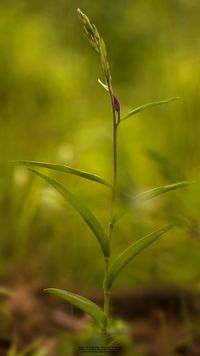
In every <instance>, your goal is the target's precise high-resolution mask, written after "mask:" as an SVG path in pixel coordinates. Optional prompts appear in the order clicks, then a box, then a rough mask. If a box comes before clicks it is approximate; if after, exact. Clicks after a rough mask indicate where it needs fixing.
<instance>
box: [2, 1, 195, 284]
mask: <svg viewBox="0 0 200 356" xmlns="http://www.w3.org/2000/svg"><path fill="white" fill-rule="evenodd" d="M77 7H80V8H81V9H82V10H83V11H85V12H86V13H87V14H88V16H89V17H90V18H91V20H92V22H94V23H95V24H96V26H97V28H98V29H99V31H100V33H101V34H102V36H103V37H104V39H105V42H106V45H107V49H108V53H109V60H110V64H111V70H112V76H113V86H114V88H115V92H116V94H117V96H118V97H119V99H120V101H121V107H122V113H123V114H125V113H126V112H127V111H128V110H131V109H133V108H134V107H135V106H138V105H141V104H143V103H146V102H149V101H153V100H161V99H167V98H169V97H173V96H180V100H178V101H176V102H173V103H170V104H168V105H166V106H162V107H157V108H154V109H150V110H148V111H145V112H143V113H141V114H139V115H138V116H137V117H135V118H131V119H130V120H127V121H125V122H124V124H123V125H121V126H120V129H119V131H120V132H119V183H120V188H121V191H122V192H123V194H122V203H123V205H126V206H127V211H128V213H127V215H126V216H124V218H123V219H121V220H120V221H119V223H118V224H117V226H116V228H115V231H114V237H113V253H114V255H116V254H117V253H119V251H121V250H122V249H123V248H125V247H127V246H128V245H129V244H130V243H131V242H133V241H135V240H136V239H137V238H139V237H141V236H143V235H144V234H145V233H149V232H151V231H152V230H154V229H156V228H159V227H161V226H162V225H164V224H165V223H167V222H168V221H171V220H172V219H174V218H179V219H180V220H181V222H182V224H181V226H179V227H177V228H176V229H174V231H173V232H170V233H169V234H168V235H167V236H166V237H164V238H163V239H161V240H160V241H159V242H158V243H156V244H155V245H154V246H152V247H150V248H149V249H148V250H146V251H144V252H143V253H142V254H141V255H140V256H138V257H137V258H136V259H135V261H134V262H132V263H131V264H130V265H129V266H128V267H127V269H126V270H125V271H124V273H123V274H122V275H121V277H120V278H119V279H118V282H116V284H115V289H116V290H117V289H119V288H121V287H122V286H123V288H125V289H132V288H135V287H136V286H144V285H149V286H151V285H158V284H162V283H174V284H178V285H179V284H181V285H187V284H189V285H196V286H198V284H199V278H200V262H199V261H200V188H199V183H198V182H199V180H198V179H199V161H200V157H199V156H200V140H199V137H200V121H199V113H200V101H199V99H200V94H199V93H200V91H199V89H200V84H199V77H200V76H199V74H200V61H199V59H200V56H199V44H200V36H199V13H200V2H199V0H153V1H146V0H135V1H131V0H124V1H119V0H117V1H116V0H115V1H114V0H110V1H107V0H101V1H89V0H84V1H81V0H79V1H76V0H73V1H69V0H56V1H55V0H54V1H52V0H48V1H46V0H43V1H42V2H41V1H38V0H26V1H25V0H21V1H17V0H10V1H1V4H0V78H1V80H0V122H1V126H0V127H1V130H0V135H1V136H0V154H1V160H0V164H1V175H0V224H1V239H0V276H1V277H7V278H10V276H11V277H12V278H13V276H16V277H18V276H25V277H27V276H32V278H33V279H34V280H35V279H39V280H40V281H42V282H43V283H45V284H47V285H49V283H53V285H54V286H55V285H65V286H69V287H70V288H72V289H82V290H84V289H90V290H94V291H96V290H97V291H99V290H100V289H101V285H102V276H103V267H104V261H103V259H102V257H101V251H100V249H99V246H98V244H97V242H96V240H95V238H94V237H93V236H92V233H91V232H90V231H89V229H88V227H87V226H86V225H85V224H84V222H83V221H82V220H81V218H80V217H79V216H78V215H77V213H76V212H75V211H74V210H73V208H71V207H70V206H68V205H66V204H65V202H64V201H63V200H62V198H61V197H60V196H59V195H58V194H56V193H55V192H54V191H53V190H52V189H51V188H50V187H48V186H46V185H45V184H43V182H41V181H40V179H39V178H37V177H33V175H32V174H30V173H29V172H28V171H27V170H26V169H24V168H22V167H15V166H12V165H9V164H8V161H9V160H15V159H31V160H40V161H47V162H52V163H54V162H59V163H63V164H64V163H65V164H67V165H70V166H73V167H76V168H79V169H83V170H86V171H89V172H93V173H96V174H99V175H102V176H104V177H105V178H108V179H110V178H111V174H112V158H111V156H112V124H111V110H110V106H109V99H108V97H107V96H106V93H105V91H104V90H103V89H102V88H101V87H100V85H99V84H98V82H97V78H98V77H100V78H102V79H103V77H102V73H101V68H100V65H99V62H98V58H97V56H96V55H95V53H94V51H92V50H91V48H90V46H89V44H88V42H87V40H86V39H85V38H84V36H83V31H82V27H81V25H80V23H79V20H78V18H77V16H76V8H77ZM49 174H50V175H51V176H55V177H57V178H59V180H60V181H62V182H64V183H65V185H66V186H67V187H69V188H70V189H71V190H72V191H73V192H75V193H76V194H78V195H80V196H81V197H82V199H85V201H87V204H88V206H89V207H90V208H91V209H93V210H94V212H95V214H96V215H97V216H98V217H99V219H100V220H101V221H102V222H103V223H104V224H105V225H106V223H107V219H108V209H109V197H110V196H109V191H108V189H107V188H105V187H103V186H102V187H101V186H100V185H98V184H96V183H92V182H87V181H82V180H81V178H78V177H74V176H70V175H64V174H55V173H52V172H49ZM179 180H195V181H196V183H195V184H194V185H193V186H192V187H191V188H187V189H183V190H179V191H174V192H170V193H168V194H166V195H163V196H160V197H158V198H155V199H153V200H151V201H149V202H146V203H143V204H140V205H137V206H135V205H134V204H132V197H133V196H134V195H135V194H137V193H139V192H142V191H143V190H147V189H150V188H153V187H156V186H160V185H163V184H170V183H173V182H176V181H179ZM107 208H108V209H107Z"/></svg>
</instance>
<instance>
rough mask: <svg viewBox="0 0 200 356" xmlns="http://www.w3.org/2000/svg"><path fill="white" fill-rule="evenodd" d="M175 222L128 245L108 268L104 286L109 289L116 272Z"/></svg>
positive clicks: (116, 274)
mask: <svg viewBox="0 0 200 356" xmlns="http://www.w3.org/2000/svg"><path fill="white" fill-rule="evenodd" d="M174 226H175V224H173V223H171V224H169V225H167V226H165V227H163V228H161V229H159V230H156V231H154V232H152V233H151V234H149V235H147V236H144V237H143V238H141V239H140V240H138V241H136V242H135V243H134V244H132V245H131V246H129V247H128V248H127V249H126V250H125V251H123V252H122V253H121V255H120V256H118V257H117V258H116V259H115V260H114V261H113V262H112V263H111V266H110V267H109V269H108V272H107V274H106V275H105V279H104V288H105V289H106V290H110V288H111V286H112V283H113V282H114V280H115V279H116V277H117V276H118V274H119V273H120V272H121V271H122V270H123V269H124V267H126V265H127V264H128V263H129V262H130V261H131V260H132V259H133V258H134V257H135V256H136V255H138V254H139V253H140V252H141V251H142V250H144V249H145V248H146V247H148V246H149V245H151V244H152V243H153V242H154V241H156V240H157V239H159V238H160V237H161V236H162V235H163V234H165V233H166V232H167V231H169V230H171V229H172V228H173V227H174Z"/></svg>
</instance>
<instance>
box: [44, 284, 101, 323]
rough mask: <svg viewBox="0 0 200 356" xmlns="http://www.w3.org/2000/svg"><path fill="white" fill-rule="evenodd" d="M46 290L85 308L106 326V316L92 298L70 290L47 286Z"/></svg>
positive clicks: (98, 321) (78, 306)
mask: <svg viewBox="0 0 200 356" xmlns="http://www.w3.org/2000/svg"><path fill="white" fill-rule="evenodd" d="M45 291H46V292H48V293H50V294H53V295H55V296H57V297H59V298H61V299H64V300H66V301H67V302H69V303H71V304H72V305H74V306H75V307H77V308H79V309H81V310H83V311H84V312H85V313H87V314H89V315H91V316H92V318H93V319H94V320H96V322H97V323H98V324H99V325H100V326H101V327H104V326H105V323H106V317H105V314H104V312H103V310H102V309H101V308H99V306H98V305H96V304H95V303H93V302H92V301H91V300H89V299H87V298H85V297H82V296H80V295H78V294H75V293H71V292H68V291H64V290H61V289H56V288H47V289H45Z"/></svg>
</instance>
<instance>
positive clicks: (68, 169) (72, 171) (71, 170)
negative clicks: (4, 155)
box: [11, 160, 111, 187]
mask: <svg viewBox="0 0 200 356" xmlns="http://www.w3.org/2000/svg"><path fill="white" fill-rule="evenodd" d="M11 163H14V164H20V165H24V166H28V167H29V166H33V167H43V168H49V169H53V170H55V171H61V172H66V173H70V174H74V175H76V176H79V177H83V178H85V179H89V180H93V181H95V182H98V183H101V184H104V185H106V186H108V187H111V184H110V183H109V182H107V181H106V180H105V179H104V178H102V177H99V176H97V175H96V174H91V173H87V172H84V171H80V170H79V169H76V168H72V167H69V166H65V165H61V164H55V163H45V162H37V161H21V160H20V161H11Z"/></svg>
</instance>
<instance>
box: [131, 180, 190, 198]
mask: <svg viewBox="0 0 200 356" xmlns="http://www.w3.org/2000/svg"><path fill="white" fill-rule="evenodd" d="M190 184H191V182H188V181H182V182H178V183H173V184H169V185H163V186H162V187H157V188H154V189H150V190H147V191H146V192H143V193H141V194H138V195H136V197H135V198H134V200H136V201H140V200H142V201H144V200H149V199H152V198H154V197H156V196H158V195H161V194H164V193H167V192H169V191H170V190H175V189H180V188H183V187H187V186H188V185H190Z"/></svg>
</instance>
